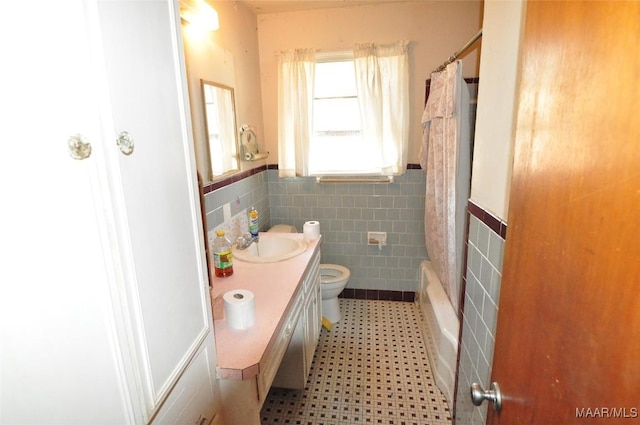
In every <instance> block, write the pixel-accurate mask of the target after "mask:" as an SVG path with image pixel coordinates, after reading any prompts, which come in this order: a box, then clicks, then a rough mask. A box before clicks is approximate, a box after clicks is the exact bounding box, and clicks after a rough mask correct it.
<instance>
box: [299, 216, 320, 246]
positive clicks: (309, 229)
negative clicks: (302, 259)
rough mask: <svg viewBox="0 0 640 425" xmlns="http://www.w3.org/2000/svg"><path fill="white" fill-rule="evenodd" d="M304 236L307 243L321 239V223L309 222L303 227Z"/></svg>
mask: <svg viewBox="0 0 640 425" xmlns="http://www.w3.org/2000/svg"><path fill="white" fill-rule="evenodd" d="M302 234H303V238H304V241H305V242H310V241H315V240H316V239H318V238H319V237H320V222H318V221H307V222H306V223H304V225H303V226H302Z"/></svg>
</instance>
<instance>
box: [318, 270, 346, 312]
mask: <svg viewBox="0 0 640 425" xmlns="http://www.w3.org/2000/svg"><path fill="white" fill-rule="evenodd" d="M349 276H351V272H350V271H349V269H348V268H346V267H344V266H340V265H338V264H320V290H321V291H322V315H323V316H324V317H326V318H327V320H329V321H330V322H331V323H336V322H339V321H340V319H342V314H340V304H339V302H338V295H340V293H341V292H342V290H343V289H344V288H345V286H347V282H348V281H349Z"/></svg>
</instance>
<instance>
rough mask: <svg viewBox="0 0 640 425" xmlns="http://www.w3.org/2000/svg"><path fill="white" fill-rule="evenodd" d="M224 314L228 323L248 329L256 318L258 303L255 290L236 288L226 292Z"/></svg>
mask: <svg viewBox="0 0 640 425" xmlns="http://www.w3.org/2000/svg"><path fill="white" fill-rule="evenodd" d="M222 298H223V300H224V315H225V318H226V319H227V323H228V324H229V326H230V327H232V328H234V329H247V328H250V327H251V326H253V324H254V323H255V320H256V304H255V299H254V296H253V292H251V291H248V290H246V289H235V290H233V291H228V292H225V293H224V295H223V296H222Z"/></svg>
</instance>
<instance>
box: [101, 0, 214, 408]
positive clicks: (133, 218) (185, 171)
mask: <svg viewBox="0 0 640 425" xmlns="http://www.w3.org/2000/svg"><path fill="white" fill-rule="evenodd" d="M99 13H100V21H101V31H102V38H103V40H102V42H103V45H104V51H105V66H106V72H107V80H108V83H109V97H110V100H111V111H112V113H113V123H114V127H113V128H112V129H108V130H111V131H112V135H111V137H112V139H113V143H114V149H117V148H116V147H115V139H116V137H117V136H118V135H119V134H120V133H121V132H123V131H126V132H127V133H128V134H129V136H130V137H131V138H132V139H133V143H134V148H133V152H132V153H131V154H130V155H125V154H121V155H119V158H120V159H119V166H120V174H121V179H122V189H121V190H122V194H123V201H124V205H125V210H126V214H125V216H123V217H120V218H119V226H121V227H122V228H126V230H127V231H126V232H125V233H127V234H128V235H130V238H129V240H128V241H125V242H126V243H124V244H122V246H121V249H123V250H124V251H128V252H124V253H123V258H124V259H125V260H124V261H125V262H128V264H125V267H127V268H128V270H129V272H128V276H127V277H126V278H125V281H126V282H127V284H126V286H127V287H126V288H124V290H125V291H126V293H127V294H126V297H127V299H128V300H129V302H130V305H129V306H128V307H127V308H128V309H129V313H130V314H131V315H133V316H134V317H135V318H136V320H135V321H137V322H139V324H140V326H141V328H140V329H134V330H133V334H134V336H135V339H136V345H137V347H136V348H137V351H138V352H139V353H140V354H141V358H140V359H139V364H138V368H139V369H140V372H141V373H142V379H143V385H144V386H145V389H144V392H145V395H146V397H147V400H146V402H147V406H148V408H149V409H151V410H153V409H155V408H156V407H157V405H158V403H160V402H161V401H162V399H163V398H164V397H165V396H166V395H167V393H168V391H169V390H170V388H171V386H172V385H173V384H175V382H176V379H177V378H178V376H179V375H180V374H181V373H182V371H183V370H184V368H185V367H186V365H187V363H188V362H189V361H190V359H191V357H192V356H194V354H195V352H196V350H197V349H198V347H199V346H200V345H201V343H202V341H203V340H204V339H205V338H213V335H212V329H211V325H210V323H211V322H210V317H209V314H210V312H209V311H208V308H207V305H208V303H207V297H208V296H209V294H208V283H207V282H206V269H204V267H205V262H204V254H203V249H202V245H201V232H202V231H201V229H202V227H201V224H200V223H201V221H200V220H201V218H200V210H199V207H198V204H197V199H198V196H199V195H198V188H197V180H196V173H195V165H194V161H193V146H192V142H191V140H192V139H191V135H190V133H189V131H190V130H189V127H188V111H187V110H186V108H187V102H186V99H185V95H186V86H185V84H184V80H183V78H182V76H181V75H184V72H183V62H182V52H181V47H180V46H181V41H180V38H179V34H180V28H179V17H177V13H178V11H177V6H176V5H175V4H174V3H173V2H170V1H107V0H105V1H100V2H99ZM107 132H108V131H107Z"/></svg>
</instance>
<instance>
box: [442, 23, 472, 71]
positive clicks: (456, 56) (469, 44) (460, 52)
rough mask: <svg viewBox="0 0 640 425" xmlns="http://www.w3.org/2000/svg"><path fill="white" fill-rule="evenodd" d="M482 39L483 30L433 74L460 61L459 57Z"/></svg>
mask: <svg viewBox="0 0 640 425" xmlns="http://www.w3.org/2000/svg"><path fill="white" fill-rule="evenodd" d="M480 37H482V28H480V30H479V31H478V33H477V34H476V35H474V36H473V37H471V40H469V41H467V44H465V45H464V46H462V47H461V48H460V49H459V50H458V51H457V52H455V53H454V54H453V56H449V59H447V60H446V61H445V63H443V64H442V65H440V66H439V67H438V68H436V69H435V71H433V72H440V71H442V70H443V69H445V68H446V67H447V65H449V64H450V63H452V62H453V61H454V60H456V59H458V56H460V55H461V54H463V53H464V52H466V51H467V49H469V47H471V45H472V44H473V43H475V42H476V41H477V40H478V39H479V38H480Z"/></svg>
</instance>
